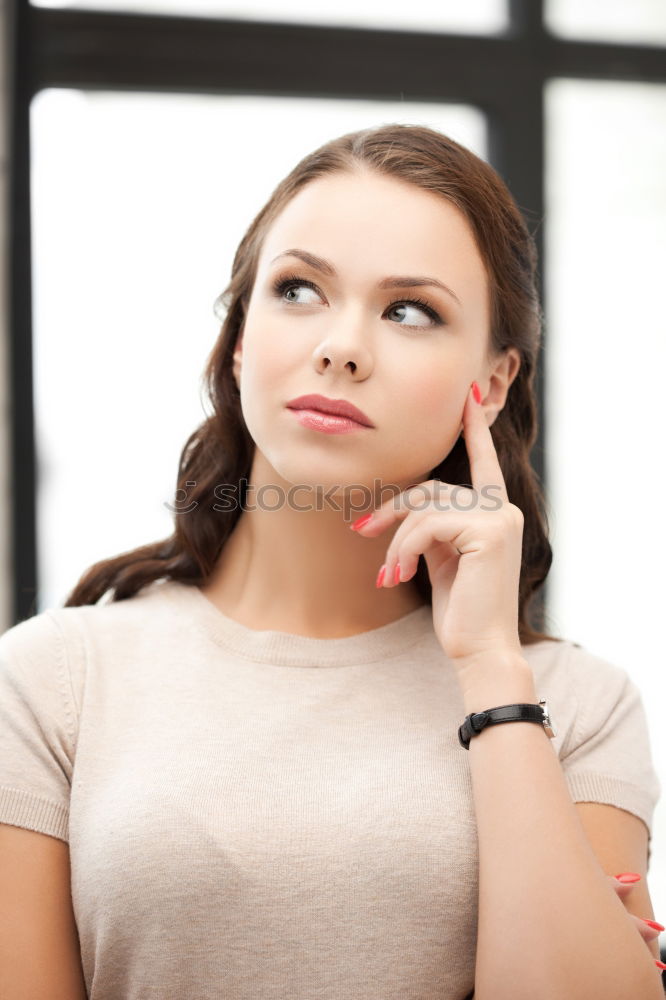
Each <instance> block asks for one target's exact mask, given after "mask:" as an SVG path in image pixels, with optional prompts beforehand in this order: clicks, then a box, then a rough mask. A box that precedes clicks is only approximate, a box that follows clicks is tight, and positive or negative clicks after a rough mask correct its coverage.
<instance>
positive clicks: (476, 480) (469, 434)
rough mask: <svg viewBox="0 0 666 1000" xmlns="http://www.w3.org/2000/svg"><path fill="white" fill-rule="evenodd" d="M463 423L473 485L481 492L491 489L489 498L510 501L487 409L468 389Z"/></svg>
mask: <svg viewBox="0 0 666 1000" xmlns="http://www.w3.org/2000/svg"><path fill="white" fill-rule="evenodd" d="M463 421H464V424H465V437H464V441H465V447H466V449H467V454H468V456H469V467H470V471H471V474H472V486H473V487H474V489H475V490H476V491H477V493H479V492H481V490H482V489H483V488H484V487H489V488H491V493H490V497H491V498H496V497H499V498H501V499H502V500H505V501H507V503H508V501H509V495H508V493H507V489H506V483H505V482H504V476H503V475H502V468H501V466H500V464H499V458H498V457H497V451H496V449H495V442H494V441H493V437H492V434H491V433H490V426H489V425H488V420H487V418H486V411H485V410H484V408H483V405H482V404H481V403H477V401H476V399H475V398H474V393H473V391H472V389H471V388H470V390H469V392H468V393H467V401H466V403H465V408H464V410H463Z"/></svg>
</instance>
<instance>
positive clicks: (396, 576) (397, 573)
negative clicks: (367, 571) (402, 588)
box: [393, 563, 400, 583]
mask: <svg viewBox="0 0 666 1000" xmlns="http://www.w3.org/2000/svg"><path fill="white" fill-rule="evenodd" d="M393 582H394V583H400V563H396V566H395V572H394V573H393Z"/></svg>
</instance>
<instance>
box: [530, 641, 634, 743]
mask: <svg viewBox="0 0 666 1000" xmlns="http://www.w3.org/2000/svg"><path fill="white" fill-rule="evenodd" d="M523 651H524V655H525V658H526V660H527V661H528V662H529V664H530V666H531V667H532V670H533V673H534V678H535V683H536V687H537V693H538V695H539V697H540V698H545V699H546V701H547V702H548V706H549V709H550V711H551V715H552V717H553V719H554V721H555V723H556V728H557V730H558V736H557V739H556V746H557V747H558V750H559V751H560V755H561V756H566V755H567V754H568V753H570V752H571V751H573V750H574V749H575V748H576V747H577V746H579V745H580V744H581V743H583V742H584V741H585V739H586V738H588V737H589V736H590V735H591V734H598V736H597V738H598V739H601V736H602V735H603V734H607V733H609V732H611V731H612V730H613V729H616V728H618V727H620V728H622V729H623V730H624V731H625V732H627V733H630V732H636V731H638V730H639V729H640V728H641V727H642V726H644V724H645V720H644V714H643V706H642V700H641V694H640V691H639V689H638V687H637V685H636V684H635V682H634V681H633V680H632V678H631V676H630V674H629V672H628V670H627V669H626V668H625V667H623V666H622V665H620V664H619V663H616V662H614V661H612V660H609V659H607V658H606V657H603V656H600V655H598V654H597V653H595V652H594V651H593V650H591V649H588V648H587V647H586V646H584V645H582V644H581V643H577V642H574V641H573V640H571V639H563V640H561V641H559V642H548V641H542V642H538V643H535V644H534V645H532V646H525V647H523Z"/></svg>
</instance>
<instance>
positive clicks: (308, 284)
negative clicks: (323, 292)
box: [273, 275, 317, 305]
mask: <svg viewBox="0 0 666 1000" xmlns="http://www.w3.org/2000/svg"><path fill="white" fill-rule="evenodd" d="M297 288H310V289H312V290H313V291H315V292H316V291H317V286H316V285H315V284H314V282H312V281H307V280H306V279H305V278H299V277H297V275H293V276H292V277H289V278H282V279H281V280H278V281H276V282H275V284H274V285H273V291H274V293H275V295H277V297H278V298H280V299H281V298H283V297H284V296H285V295H286V293H287V292H293V291H296V289H297ZM287 302H296V305H298V304H299V303H298V301H297V300H296V299H294V298H292V297H290V298H288V299H287Z"/></svg>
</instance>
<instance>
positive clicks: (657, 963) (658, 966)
mask: <svg viewBox="0 0 666 1000" xmlns="http://www.w3.org/2000/svg"><path fill="white" fill-rule="evenodd" d="M654 964H655V965H656V966H657V968H658V969H666V965H664V963H663V962H658V961H657V959H656V958H655V960H654Z"/></svg>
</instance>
